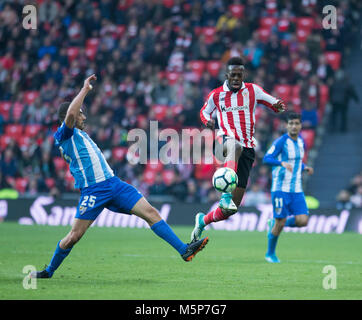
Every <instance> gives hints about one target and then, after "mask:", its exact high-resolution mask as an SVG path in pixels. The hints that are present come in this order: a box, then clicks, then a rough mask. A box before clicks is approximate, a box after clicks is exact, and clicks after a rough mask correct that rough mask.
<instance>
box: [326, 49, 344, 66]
mask: <svg viewBox="0 0 362 320" xmlns="http://www.w3.org/2000/svg"><path fill="white" fill-rule="evenodd" d="M324 55H325V57H326V60H327V63H328V64H329V65H330V66H331V67H332V69H333V70H337V69H339V67H340V65H341V53H340V52H338V51H327V52H325V54H324Z"/></svg>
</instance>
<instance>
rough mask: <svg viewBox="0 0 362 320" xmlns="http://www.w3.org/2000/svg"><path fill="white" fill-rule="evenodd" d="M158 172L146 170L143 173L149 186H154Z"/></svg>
mask: <svg viewBox="0 0 362 320" xmlns="http://www.w3.org/2000/svg"><path fill="white" fill-rule="evenodd" d="M156 174H157V173H156V171H153V170H145V171H144V172H143V181H144V182H145V183H147V184H149V185H151V184H153V183H154V182H155V180H156Z"/></svg>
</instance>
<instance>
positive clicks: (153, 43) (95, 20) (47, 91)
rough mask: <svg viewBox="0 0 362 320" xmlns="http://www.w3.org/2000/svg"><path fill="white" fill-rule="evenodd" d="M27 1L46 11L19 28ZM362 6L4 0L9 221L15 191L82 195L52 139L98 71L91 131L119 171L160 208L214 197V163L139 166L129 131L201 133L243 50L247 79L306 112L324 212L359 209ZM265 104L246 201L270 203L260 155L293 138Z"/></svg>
mask: <svg viewBox="0 0 362 320" xmlns="http://www.w3.org/2000/svg"><path fill="white" fill-rule="evenodd" d="M25 4H35V5H36V7H37V13H38V23H37V29H36V30H25V29H24V28H23V27H22V21H21V20H22V16H23V15H22V8H23V6H24V5H25ZM329 4H332V5H334V6H336V8H337V14H338V15H337V29H323V28H322V19H323V14H322V10H323V7H324V6H325V5H329ZM360 14H361V2H360V1H357V0H355V1H352V0H350V1H313V0H305V1H276V0H275V1H274V0H265V1H264V0H247V1H246V0H245V1H238V0H236V1H221V0H206V1H187V0H179V1H177V0H175V1H173V0H155V1H142V0H139V1H137V0H134V1H132V0H125V1H122V0H120V1H110V0H104V1H91V0H81V1H73V0H67V1H48V0H43V1H35V2H34V1H11V2H8V1H0V135H1V136H0V150H1V157H0V163H1V171H0V189H1V190H0V193H1V198H2V199H5V200H0V201H1V206H0V207H1V208H2V210H0V211H1V212H2V214H0V216H1V215H2V217H3V218H4V217H5V215H6V214H7V218H6V219H10V220H11V219H12V212H10V211H9V212H8V210H7V208H8V207H9V208H10V207H11V205H12V204H9V206H8V202H6V201H7V200H6V199H10V198H13V199H14V198H15V199H17V200H8V201H9V203H10V202H11V201H16V203H20V202H19V201H21V200H22V199H29V201H30V200H31V201H33V200H35V199H39V196H54V197H55V199H56V201H60V202H59V203H61V201H68V200H72V201H73V202H74V205H76V201H77V199H78V195H79V193H78V191H77V190H74V189H73V178H72V176H71V175H70V172H69V169H68V167H67V165H66V163H65V162H64V161H63V159H62V158H61V157H60V154H59V151H58V149H57V148H55V147H54V144H53V137H52V134H53V132H54V131H55V129H56V127H57V126H58V122H57V116H56V113H57V107H58V105H59V104H60V103H61V102H62V101H64V100H70V99H72V97H74V96H75V94H76V92H77V90H79V88H80V86H81V85H82V82H83V79H84V78H85V77H86V76H88V75H90V74H91V73H95V74H96V75H97V77H98V80H97V83H96V84H95V86H94V87H95V88H94V90H92V92H91V93H90V94H89V96H88V97H87V99H86V101H85V105H86V107H87V116H88V119H87V128H86V130H87V132H88V133H89V134H90V136H91V137H92V138H93V139H94V140H95V141H96V143H97V144H98V146H99V147H100V148H101V150H103V151H104V154H105V155H106V157H107V160H108V161H109V164H110V165H111V167H112V168H113V169H114V171H115V173H116V174H117V175H118V176H119V177H121V179H123V180H125V181H127V182H129V183H131V184H133V185H134V186H136V187H137V188H138V189H139V190H140V191H141V192H142V193H143V194H144V195H146V196H147V197H148V198H149V199H150V200H151V201H154V202H155V203H161V202H169V203H172V202H174V201H176V202H178V201H179V202H183V203H189V204H193V203H197V204H200V203H204V204H205V206H209V205H211V204H212V203H214V202H215V201H217V199H218V197H219V194H218V193H217V192H216V191H214V190H213V188H212V185H211V177H212V174H213V172H214V170H215V167H214V166H213V165H207V164H199V165H183V164H179V165H162V164H159V165H155V166H153V165H149V164H148V165H132V164H130V163H129V161H128V160H127V157H126V153H127V147H128V144H127V133H128V131H129V130H130V129H133V128H142V129H144V130H145V131H146V132H148V129H149V121H150V120H158V121H159V127H160V129H162V128H174V129H176V130H178V131H180V130H181V129H182V128H198V129H201V128H202V126H201V122H200V120H199V110H200V108H201V106H202V104H203V101H204V98H205V96H206V95H207V94H208V93H209V92H210V91H211V90H212V89H213V88H215V87H217V86H219V85H220V84H221V83H222V82H223V80H224V63H225V62H226V61H227V59H228V58H230V57H232V56H239V55H240V56H242V57H244V58H245V60H246V61H247V66H246V67H247V70H248V79H247V80H246V81H249V82H255V83H257V84H259V85H261V86H262V87H263V88H264V89H265V90H267V91H268V92H270V93H272V94H273V95H275V96H278V97H280V98H282V99H283V100H284V101H285V102H286V104H287V107H288V110H295V111H298V112H301V113H302V116H303V126H304V129H303V131H302V136H303V137H304V139H305V141H306V143H307V149H308V152H307V153H306V158H305V161H306V162H308V163H309V164H310V165H312V166H314V167H315V169H316V170H315V175H314V176H313V177H312V178H311V179H309V180H306V183H305V191H306V194H307V195H308V196H311V197H313V199H316V200H319V205H318V204H317V205H316V207H318V206H319V207H321V208H327V209H336V208H337V209H338V210H342V209H347V210H350V209H360V208H361V207H362V173H361V169H362V165H361V160H360V159H361V148H360V146H361V145H362V143H360V140H358V139H359V133H360V127H359V126H358V119H359V118H362V117H361V114H362V111H361V110H362V109H361V108H360V102H359V105H357V102H358V101H361V99H358V95H359V92H358V91H357V88H358V87H357V84H358V83H360V82H356V81H351V80H350V81H348V77H349V78H350V79H357V78H356V77H360V75H358V66H359V67H361V63H359V64H357V65H356V64H354V67H353V68H351V67H348V61H350V60H351V59H352V60H353V57H355V56H356V54H357V55H358V54H360V41H361V34H360V26H359V24H360V20H361V19H360V17H361V16H360ZM356 44H358V46H356ZM354 83H356V87H354V85H353V84H354ZM348 100H352V103H351V106H350V112H349V114H348V117H347V121H349V123H347V125H346V127H343V125H342V126H340V125H339V121H340V120H342V119H343V113H344V112H345V111H344V110H345V109H346V105H348V104H349V101H348ZM341 105H342V106H341ZM256 111H257V115H256V116H257V121H256V139H257V140H258V147H257V149H256V151H257V158H256V162H255V167H254V168H253V170H252V174H251V177H250V180H249V185H248V191H247V194H246V196H245V198H244V200H243V205H244V206H246V207H248V206H257V205H260V204H267V203H269V202H270V194H269V188H270V182H271V181H270V170H269V168H268V167H266V166H263V165H262V163H261V159H262V157H263V155H264V153H265V151H266V150H267V148H268V146H269V145H270V143H271V141H272V140H273V139H275V138H276V137H278V136H279V135H280V134H282V133H284V123H283V121H282V118H283V117H280V116H279V115H275V114H273V113H272V112H269V110H267V109H266V108H264V107H263V106H259V107H257V109H256ZM339 111H340V112H339ZM358 117H359V118H358ZM348 119H349V120H348ZM351 119H352V120H351ZM354 123H355V125H353V124H354ZM358 128H359V129H358ZM346 142H351V143H347V144H348V145H349V148H350V149H351V150H350V152H351V154H352V155H353V156H354V158H353V157H352V156H351V157H350V156H349V155H348V154H347V151H348V150H349V149H348V148H347V146H346V145H347V144H346ZM356 146H359V147H358V148H356ZM159 147H160V148H161V147H162V144H161V143H160V144H159ZM330 147H332V148H335V149H337V150H343V152H342V151H341V152H338V153H337V151H335V150H334V151H335V153H331V151H330ZM338 148H339V149H338ZM341 156H342V160H343V161H338V160H341ZM335 157H339V158H338V159H337V160H336V159H335ZM323 161H326V162H325V163H326V164H327V165H325V163H324V162H323ZM328 164H330V165H328ZM331 164H333V165H331ZM337 165H339V167H336V166H337ZM341 166H342V167H341ZM326 170H327V171H326ZM337 173H339V176H338V177H339V179H337V178H335V174H337ZM305 178H307V177H305ZM328 178H329V179H332V180H327V179H328ZM321 181H322V183H323V184H322V187H320V183H321ZM326 186H328V187H326ZM313 199H311V200H312V202H311V204H313ZM4 201H5V202H4ZM314 203H315V201H314ZM5 206H6V208H5ZM26 208H27V207H24V210H25V209H26ZM19 210H20V209H17V210H16V211H17V212H19ZM180 214H181V213H180ZM192 214H193V213H192ZM18 215H19V214H18V213H16V215H15V216H16V217H17V218H18ZM15 216H14V218H15ZM192 222H193V221H192V220H191V221H190V224H192Z"/></svg>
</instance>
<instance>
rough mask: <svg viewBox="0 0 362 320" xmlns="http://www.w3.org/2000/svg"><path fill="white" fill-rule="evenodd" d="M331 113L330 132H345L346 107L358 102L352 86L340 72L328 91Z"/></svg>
mask: <svg viewBox="0 0 362 320" xmlns="http://www.w3.org/2000/svg"><path fill="white" fill-rule="evenodd" d="M330 95H331V97H330V99H331V104H332V112H331V118H330V131H331V132H336V130H338V131H339V132H343V133H344V132H347V128H348V122H347V120H348V107H349V103H350V101H351V100H354V101H356V102H359V98H358V95H357V92H356V90H355V88H354V86H353V85H352V84H351V83H350V82H349V79H348V78H347V77H346V76H345V74H344V72H343V71H342V70H339V71H338V72H337V74H336V80H335V81H334V83H333V85H332V87H331V90H330Z"/></svg>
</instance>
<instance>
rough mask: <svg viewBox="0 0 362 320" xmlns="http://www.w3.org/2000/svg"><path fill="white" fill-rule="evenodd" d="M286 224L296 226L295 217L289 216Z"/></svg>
mask: <svg viewBox="0 0 362 320" xmlns="http://www.w3.org/2000/svg"><path fill="white" fill-rule="evenodd" d="M285 226H286V227H296V226H297V225H296V224H295V217H290V218H288V219H287V221H285Z"/></svg>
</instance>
